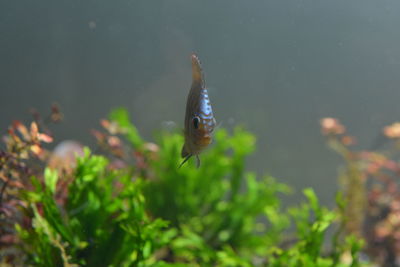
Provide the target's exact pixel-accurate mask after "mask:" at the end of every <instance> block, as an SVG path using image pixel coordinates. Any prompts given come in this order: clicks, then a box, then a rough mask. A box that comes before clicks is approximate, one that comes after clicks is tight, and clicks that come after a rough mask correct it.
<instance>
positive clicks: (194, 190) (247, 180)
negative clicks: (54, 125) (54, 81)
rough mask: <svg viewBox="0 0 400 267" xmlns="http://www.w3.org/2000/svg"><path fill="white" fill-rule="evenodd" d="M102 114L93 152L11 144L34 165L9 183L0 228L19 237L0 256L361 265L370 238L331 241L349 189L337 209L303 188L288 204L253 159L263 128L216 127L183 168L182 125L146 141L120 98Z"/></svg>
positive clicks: (13, 259)
mask: <svg viewBox="0 0 400 267" xmlns="http://www.w3.org/2000/svg"><path fill="white" fill-rule="evenodd" d="M101 125H102V127H103V129H102V130H93V131H92V133H93V135H94V137H95V138H96V140H97V141H98V147H97V148H96V149H94V150H95V151H96V153H94V152H92V151H90V150H89V148H85V149H84V151H83V154H82V155H81V156H78V157H77V159H76V160H73V161H71V162H70V164H69V165H62V166H59V165H57V164H50V162H52V161H51V158H52V157H53V156H54V153H53V152H51V151H48V150H44V148H42V146H41V145H40V148H41V151H42V149H43V153H44V154H46V157H37V154H36V153H33V154H32V152H30V153H31V154H32V156H34V157H35V159H34V160H33V161H26V160H25V159H22V158H21V155H19V156H18V155H17V156H15V158H16V159H15V163H18V164H23V168H22V169H23V170H25V168H29V169H32V170H34V171H31V172H29V174H26V175H25V174H24V175H25V176H24V177H23V178H21V177H22V176H21V177H19V176H15V175H14V176H13V179H14V180H15V181H16V182H20V183H21V184H23V186H17V187H11V186H4V185H5V184H6V183H5V182H3V183H2V184H1V185H2V186H3V187H4V188H5V189H4V193H3V202H2V205H1V209H2V210H1V211H2V212H1V214H0V219H1V220H5V219H6V218H7V220H8V224H7V225H8V227H7V229H5V228H3V227H2V229H1V230H2V233H3V231H7V238H3V237H4V236H2V239H1V240H2V241H3V240H8V239H10V240H11V239H12V242H9V243H8V244H7V245H6V244H5V243H4V244H3V243H2V246H1V249H0V255H1V256H2V263H3V264H20V265H26V264H30V265H35V266H77V265H79V266H360V265H361V263H360V262H359V257H358V252H359V251H360V249H361V247H362V243H361V242H360V241H359V240H358V239H357V238H356V237H355V236H352V237H350V236H349V237H348V238H346V239H343V240H342V239H339V238H336V236H334V237H333V240H332V243H333V244H334V246H333V248H332V249H330V250H328V249H326V247H325V245H324V244H325V241H326V231H327V229H328V228H329V227H331V226H332V225H334V224H335V223H336V222H339V223H340V221H342V220H343V218H344V216H345V215H343V212H341V211H343V209H344V206H345V205H344V204H343V203H344V202H345V201H344V200H342V199H341V198H340V197H338V201H337V202H338V207H339V209H337V210H329V209H327V208H325V207H322V206H321V205H320V204H319V202H318V198H317V196H316V195H315V193H314V192H313V190H312V189H305V190H304V195H305V197H306V200H305V201H303V202H302V204H300V205H298V206H294V207H290V208H289V209H286V208H284V207H282V205H281V201H280V197H281V195H282V194H287V193H289V192H290V189H289V187H288V186H286V185H284V184H282V183H279V182H277V181H276V180H275V179H274V178H272V177H270V176H268V175H267V176H265V177H262V178H257V177H256V175H255V174H254V173H251V172H247V171H246V170H245V160H246V157H247V156H248V155H249V154H250V153H251V152H252V151H253V150H254V148H255V137H254V136H253V135H252V134H250V133H249V132H247V131H246V130H244V129H243V128H240V127H238V128H236V129H235V130H234V131H233V132H232V133H229V132H228V131H227V130H225V129H219V130H217V131H216V133H215V140H216V141H215V144H214V145H213V147H212V148H211V149H209V150H207V151H205V153H204V154H203V155H202V166H201V168H199V169H197V168H196V166H195V164H194V162H192V161H189V162H188V164H187V165H184V166H183V167H182V168H178V166H179V164H180V162H181V159H180V149H181V146H182V143H183V137H182V136H181V134H179V133H173V132H172V133H171V132H160V133H159V134H158V135H157V138H156V142H155V143H150V142H147V141H145V140H144V139H143V138H142V137H141V136H140V135H139V131H138V130H137V129H136V127H135V126H134V125H133V124H131V122H130V118H129V116H128V113H127V112H126V110H124V109H116V110H114V111H112V112H111V114H110V117H109V119H108V120H102V121H101ZM20 129H23V127H22V128H20ZM39 130H40V128H39V129H38V130H37V131H36V130H35V131H34V132H38V133H39V132H40V131H39ZM24 131H25V130H22V132H24ZM12 134H13V133H12V132H10V133H9V135H8V137H7V138H6V140H12V139H10V138H13V135H12ZM39 136H41V135H39ZM48 137H49V136H48ZM43 138H44V139H45V140H46V141H50V139H49V138H47V135H43V136H42V139H43ZM42 139H41V138H39V140H42ZM45 140H42V141H45ZM18 142H19V141H18ZM29 145H30V144H29ZM11 147H12V146H6V148H5V149H4V151H2V155H8V154H9V153H10V151H13V150H10V148H11ZM20 151H23V150H20ZM30 151H32V149H31V148H30ZM36 151H37V150H36V149H33V152H36ZM18 153H19V152H17V154H18ZM3 160H4V159H3ZM40 160H41V161H40ZM56 162H57V161H56ZM14 165H15V164H14V161H12V162H11V161H10V162H9V161H4V164H3V165H2V166H3V167H2V170H11V169H12V170H14V169H17V170H19V169H18V168H19V165H17V166H14ZM14 167H15V168H14ZM13 172H14V171H13ZM7 175H8V173H6V174H4V176H6V177H7ZM7 178H8V177H7ZM14 180H13V181H14ZM6 181H7V180H6ZM7 183H8V184H9V185H10V182H7ZM12 201H14V202H15V203H14V202H12ZM11 203H14V204H12V207H13V209H8V208H7V207H8V206H7V205H11ZM5 209H6V210H7V211H3V210H5ZM291 226H295V229H296V231H292V229H293V228H292V227H291ZM339 234H340V233H339Z"/></svg>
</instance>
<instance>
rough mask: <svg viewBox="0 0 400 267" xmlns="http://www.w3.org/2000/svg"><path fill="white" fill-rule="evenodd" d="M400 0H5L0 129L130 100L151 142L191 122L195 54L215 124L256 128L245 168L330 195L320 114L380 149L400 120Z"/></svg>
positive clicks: (82, 130)
mask: <svg viewBox="0 0 400 267" xmlns="http://www.w3.org/2000/svg"><path fill="white" fill-rule="evenodd" d="M399 9H400V2H399V1H395V0H382V1H374V0H357V1H346V0H336V1H327V0H324V1H316V0H268V1H260V0H259V1H239V0H230V1H227V0H226V1H194V0H170V1H136V0H120V1H105V0H103V1H100V0H87V1H75V0H72V1H51V0H42V1H12V0H9V1H8V0H4V1H1V2H0V128H1V131H2V133H5V131H6V129H7V126H8V125H9V124H10V123H11V121H12V120H14V119H21V118H22V119H23V118H26V119H27V118H29V117H30V116H29V113H28V111H29V109H30V108H32V107H35V108H37V109H38V110H39V111H41V112H43V113H45V111H48V110H49V108H50V105H51V103H53V102H57V103H58V104H59V105H60V107H61V110H62V111H63V113H64V116H65V119H64V121H63V122H62V123H61V124H60V125H58V126H56V127H54V128H53V129H54V130H55V131H54V134H55V136H56V143H57V142H59V141H61V140H63V139H76V140H80V141H82V142H84V143H88V144H94V138H93V137H92V136H91V135H90V132H89V130H90V129H91V128H94V127H98V121H99V119H100V118H102V117H105V116H106V114H107V113H108V111H109V110H110V109H111V108H113V107H116V106H125V107H126V108H127V109H128V110H129V112H130V113H131V115H132V118H133V122H134V123H135V125H136V126H137V127H138V128H139V130H140V131H141V134H142V135H143V136H144V137H145V138H146V139H148V140H152V138H153V137H152V136H153V133H154V132H156V131H157V130H159V129H161V128H163V127H170V126H171V125H175V127H176V129H177V130H179V131H180V130H181V128H183V118H184V110H185V105H186V103H185V101H186V96H187V94H188V90H189V87H190V83H191V67H190V54H191V53H192V52H196V53H197V54H198V55H199V57H200V59H201V61H202V63H203V69H204V71H205V76H206V84H207V86H208V88H209V93H210V98H211V102H212V104H213V108H214V113H215V116H216V119H217V122H218V123H220V124H221V127H227V128H232V127H234V126H235V125H245V127H246V128H247V129H249V130H250V131H252V132H254V133H255V134H256V136H257V138H258V147H257V151H256V153H255V154H254V155H253V156H252V157H251V158H250V159H249V160H248V169H249V170H254V171H256V172H258V173H260V174H262V173H270V174H272V175H273V176H275V177H277V178H278V181H281V182H285V183H289V184H290V185H292V186H293V187H295V188H297V189H300V188H304V187H307V186H312V187H314V188H315V189H316V191H317V194H318V195H319V196H320V197H321V199H322V201H323V202H324V203H328V204H329V201H332V200H333V199H334V198H333V196H334V192H335V190H336V186H337V166H339V164H340V162H341V160H340V158H339V157H338V156H337V155H335V154H334V153H333V152H332V151H330V150H329V149H327V147H326V146H325V141H324V138H323V137H322V136H321V134H320V130H319V119H320V118H322V117H327V116H330V117H337V118H339V119H340V120H341V121H342V122H343V124H345V125H347V126H348V127H347V128H348V132H349V133H350V134H352V135H354V136H356V137H357V138H358V144H357V146H359V147H360V148H368V147H370V146H371V145H372V144H373V142H374V140H375V138H376V136H377V135H378V134H379V133H380V130H381V128H382V127H383V126H385V125H387V124H390V123H392V122H393V121H396V120H399V119H400V105H399V100H400V90H399V88H398V84H399V82H400V75H399V67H400V28H399V25H400V16H399Z"/></svg>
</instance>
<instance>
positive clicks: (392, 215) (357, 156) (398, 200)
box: [321, 118, 400, 267]
mask: <svg viewBox="0 0 400 267" xmlns="http://www.w3.org/2000/svg"><path fill="white" fill-rule="evenodd" d="M321 127H322V133H323V134H324V135H325V136H326V137H327V140H328V144H329V145H330V147H331V148H332V149H333V150H334V151H336V152H338V153H339V154H340V155H341V156H342V157H343V159H344V162H345V166H344V167H343V168H342V169H341V172H340V174H339V180H340V181H341V185H342V189H341V190H342V192H343V194H344V198H345V200H346V205H345V206H343V209H342V210H343V214H344V215H345V216H344V217H343V218H344V220H342V225H343V228H344V233H345V234H354V235H356V236H358V237H359V238H363V239H364V240H365V243H366V246H365V249H364V252H365V253H366V255H368V256H369V257H370V258H371V259H372V260H373V261H374V262H376V263H377V264H379V266H384V267H389V266H399V263H398V262H399V258H400V246H399V244H400V219H399V218H400V190H399V185H398V182H397V181H398V178H399V176H400V163H399V162H398V161H397V158H398V148H399V140H400V139H399V138H400V123H393V124H392V125H389V126H386V127H385V128H384V129H383V131H382V135H381V136H380V139H381V140H380V142H379V143H382V139H385V138H386V140H384V142H386V143H389V147H388V148H385V149H383V150H380V151H379V150H378V151H368V150H356V149H354V148H352V147H351V145H352V144H353V143H354V142H355V138H353V137H349V136H348V135H347V133H346V128H345V127H344V126H343V125H342V124H341V123H340V122H339V121H338V120H337V119H334V118H325V119H323V120H321ZM346 218H347V219H346Z"/></svg>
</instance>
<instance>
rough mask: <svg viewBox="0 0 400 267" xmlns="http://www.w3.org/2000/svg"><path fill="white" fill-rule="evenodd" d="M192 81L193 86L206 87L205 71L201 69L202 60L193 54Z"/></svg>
mask: <svg viewBox="0 0 400 267" xmlns="http://www.w3.org/2000/svg"><path fill="white" fill-rule="evenodd" d="M192 79H193V81H192V85H200V86H201V87H202V88H203V87H204V77H203V71H202V69H201V64H200V60H199V58H198V57H197V56H196V54H192Z"/></svg>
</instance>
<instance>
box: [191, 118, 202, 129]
mask: <svg viewBox="0 0 400 267" xmlns="http://www.w3.org/2000/svg"><path fill="white" fill-rule="evenodd" d="M199 123H200V118H199V117H197V116H196V117H194V118H193V127H194V128H195V129H196V130H197V129H199Z"/></svg>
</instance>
